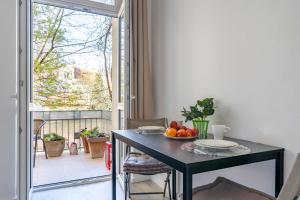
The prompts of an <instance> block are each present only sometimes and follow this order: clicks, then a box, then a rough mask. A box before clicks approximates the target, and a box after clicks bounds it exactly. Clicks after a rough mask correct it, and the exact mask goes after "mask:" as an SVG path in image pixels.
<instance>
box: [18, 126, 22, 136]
mask: <svg viewBox="0 0 300 200" xmlns="http://www.w3.org/2000/svg"><path fill="white" fill-rule="evenodd" d="M22 131H23V130H22V128H21V127H19V134H20V135H21V133H22Z"/></svg>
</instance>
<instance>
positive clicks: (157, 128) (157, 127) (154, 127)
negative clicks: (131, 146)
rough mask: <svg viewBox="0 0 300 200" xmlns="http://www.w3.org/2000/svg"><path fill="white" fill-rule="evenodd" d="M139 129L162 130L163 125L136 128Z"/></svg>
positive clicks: (163, 128)
mask: <svg viewBox="0 0 300 200" xmlns="http://www.w3.org/2000/svg"><path fill="white" fill-rule="evenodd" d="M138 130H139V131H164V130H165V127H163V126H141V127H139V128H138Z"/></svg>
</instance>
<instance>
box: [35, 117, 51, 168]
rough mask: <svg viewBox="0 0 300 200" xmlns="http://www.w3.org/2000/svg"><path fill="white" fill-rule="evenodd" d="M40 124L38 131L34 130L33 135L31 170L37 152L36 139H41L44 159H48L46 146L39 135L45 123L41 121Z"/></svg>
mask: <svg viewBox="0 0 300 200" xmlns="http://www.w3.org/2000/svg"><path fill="white" fill-rule="evenodd" d="M41 121H42V123H41V125H40V126H39V127H38V129H36V131H35V133H34V154H33V168H34V167H35V160H36V152H37V141H38V139H41V140H42V142H43V148H44V152H45V157H46V159H48V156H47V150H46V146H45V142H44V140H43V138H42V137H41V136H39V135H40V132H41V129H42V128H43V126H44V125H45V124H46V123H47V121H45V120H41Z"/></svg>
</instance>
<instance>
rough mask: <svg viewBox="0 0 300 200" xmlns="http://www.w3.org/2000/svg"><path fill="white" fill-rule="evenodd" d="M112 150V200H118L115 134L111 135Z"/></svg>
mask: <svg viewBox="0 0 300 200" xmlns="http://www.w3.org/2000/svg"><path fill="white" fill-rule="evenodd" d="M111 146H112V147H111V150H112V161H111V162H112V172H111V173H112V181H111V182H112V200H116V193H117V191H116V181H117V179H116V178H117V176H116V138H115V135H114V133H112V134H111Z"/></svg>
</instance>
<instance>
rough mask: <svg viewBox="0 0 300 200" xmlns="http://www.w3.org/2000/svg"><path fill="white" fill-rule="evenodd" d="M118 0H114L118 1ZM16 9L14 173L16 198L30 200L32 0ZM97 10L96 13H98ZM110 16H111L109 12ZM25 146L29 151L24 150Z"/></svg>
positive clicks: (26, 0)
mask: <svg viewBox="0 0 300 200" xmlns="http://www.w3.org/2000/svg"><path fill="white" fill-rule="evenodd" d="M118 1H119V0H117V2H118ZM19 2H20V7H19V9H18V12H17V13H18V22H17V24H18V39H19V41H18V47H19V49H20V54H19V61H18V62H19V68H18V82H19V84H18V95H17V96H18V111H19V112H18V124H17V125H18V127H19V139H18V146H17V148H18V149H17V161H18V162H17V177H16V179H17V180H16V183H17V184H16V187H17V195H18V200H30V199H31V193H32V183H31V180H32V178H31V177H29V176H31V174H32V166H31V164H32V162H31V160H32V155H31V151H30V150H29V148H31V146H32V136H31V134H30V133H31V122H30V114H29V104H30V101H31V99H30V98H31V94H30V92H31V91H30V90H29V89H28V88H29V87H31V86H30V84H31V70H32V69H31V65H32V58H31V52H32V46H31V41H32V38H31V37H32V36H31V28H32V26H31V24H32V18H31V7H32V0H19ZM98 14H99V13H98ZM112 17H114V16H112ZM126 96H127V95H126ZM28 150H29V151H28Z"/></svg>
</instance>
